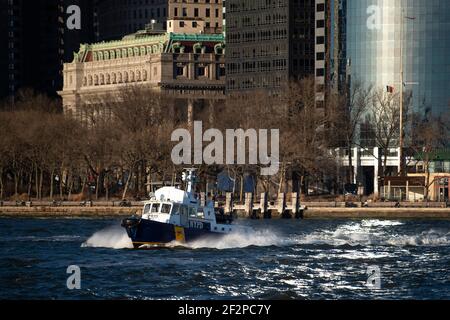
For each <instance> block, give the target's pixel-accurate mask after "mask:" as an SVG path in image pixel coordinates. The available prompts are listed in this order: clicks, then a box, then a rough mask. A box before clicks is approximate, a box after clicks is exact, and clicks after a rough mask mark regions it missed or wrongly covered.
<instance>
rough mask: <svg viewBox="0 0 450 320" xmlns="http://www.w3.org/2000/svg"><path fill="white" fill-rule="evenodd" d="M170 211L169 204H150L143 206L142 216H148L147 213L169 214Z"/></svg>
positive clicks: (170, 206)
mask: <svg viewBox="0 0 450 320" xmlns="http://www.w3.org/2000/svg"><path fill="white" fill-rule="evenodd" d="M171 210H172V205H171V204H168V203H166V204H161V203H150V204H147V205H146V206H145V209H144V214H149V213H163V214H170V212H171Z"/></svg>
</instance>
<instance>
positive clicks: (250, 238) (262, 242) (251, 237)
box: [175, 228, 294, 250]
mask: <svg viewBox="0 0 450 320" xmlns="http://www.w3.org/2000/svg"><path fill="white" fill-rule="evenodd" d="M292 244H294V242H293V241H291V240H289V239H288V238H286V237H283V236H280V235H278V234H277V233H275V232H274V231H272V230H270V229H264V230H254V229H249V228H237V230H235V231H234V232H232V233H230V234H227V235H224V236H223V237H222V238H208V237H206V238H203V239H199V240H196V241H193V242H190V243H188V244H183V245H182V246H184V247H186V248H189V249H217V250H224V249H242V248H248V247H272V246H277V247H281V246H288V245H292ZM175 245H176V244H175ZM178 245H179V244H178Z"/></svg>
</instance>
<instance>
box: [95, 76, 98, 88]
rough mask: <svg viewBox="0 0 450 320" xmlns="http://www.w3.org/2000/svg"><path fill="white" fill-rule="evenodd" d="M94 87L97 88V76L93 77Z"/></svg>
mask: <svg viewBox="0 0 450 320" xmlns="http://www.w3.org/2000/svg"><path fill="white" fill-rule="evenodd" d="M94 86H98V75H95V76H94Z"/></svg>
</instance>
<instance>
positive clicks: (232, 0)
mask: <svg viewBox="0 0 450 320" xmlns="http://www.w3.org/2000/svg"><path fill="white" fill-rule="evenodd" d="M315 1H316V0H297V1H293V0H277V1H266V0H227V1H226V12H227V16H226V20H227V21H226V39H227V91H228V92H234V91H245V90H257V89H265V90H274V91H276V90H278V89H279V88H280V87H281V86H282V85H283V84H284V83H286V82H287V81H288V80H289V79H299V78H303V77H306V76H311V75H314V70H315V40H314V39H315Z"/></svg>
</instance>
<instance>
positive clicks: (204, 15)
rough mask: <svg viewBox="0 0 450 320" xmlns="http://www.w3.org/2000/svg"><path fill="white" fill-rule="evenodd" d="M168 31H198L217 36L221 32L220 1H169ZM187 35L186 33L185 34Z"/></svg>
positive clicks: (221, 5)
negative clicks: (179, 29)
mask: <svg viewBox="0 0 450 320" xmlns="http://www.w3.org/2000/svg"><path fill="white" fill-rule="evenodd" d="M168 5H169V12H168V18H167V19H168V29H169V28H187V29H191V28H193V29H195V30H196V29H198V27H199V25H198V24H201V25H202V26H203V27H202V30H201V32H202V33H210V34H217V33H222V32H223V1H222V0H183V1H181V0H169V4H168ZM185 33H187V32H185Z"/></svg>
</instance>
